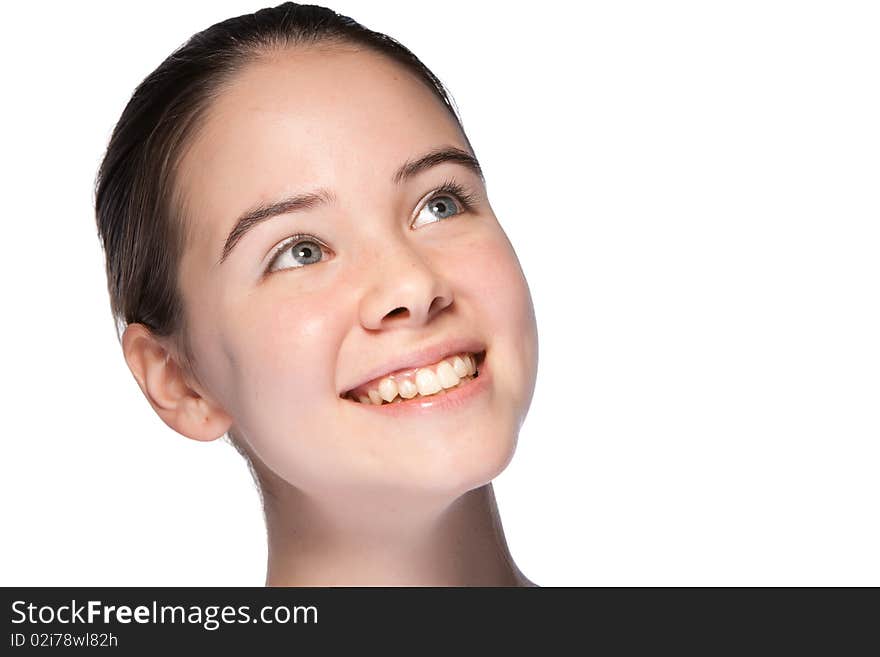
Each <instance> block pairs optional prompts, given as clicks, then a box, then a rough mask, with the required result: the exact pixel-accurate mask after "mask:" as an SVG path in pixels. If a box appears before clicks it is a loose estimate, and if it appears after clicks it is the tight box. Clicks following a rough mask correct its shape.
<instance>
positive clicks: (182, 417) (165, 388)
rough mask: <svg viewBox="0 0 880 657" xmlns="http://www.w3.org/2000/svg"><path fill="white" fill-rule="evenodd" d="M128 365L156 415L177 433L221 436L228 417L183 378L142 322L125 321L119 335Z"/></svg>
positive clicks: (165, 348)
mask: <svg viewBox="0 0 880 657" xmlns="http://www.w3.org/2000/svg"><path fill="white" fill-rule="evenodd" d="M122 351H123V353H124V355H125V361H126V363H127V364H128V368H129V369H130V370H131V373H132V374H133V375H134V378H135V380H136V381H137V384H138V386H139V387H140V389H141V392H143V393H144V396H145V397H146V398H147V401H148V402H150V405H151V406H152V407H153V410H154V411H156V414H157V415H158V416H159V417H160V418H162V421H163V422H165V424H167V425H168V426H169V427H171V428H172V429H174V430H175V431H176V432H177V433H179V434H181V435H184V436H186V437H187V438H192V439H193V440H203V441H210V440H216V439H217V438H219V437H221V436H222V435H224V434H225V433H226V432H227V431H228V430H229V427H230V426H231V425H232V418H231V417H230V416H229V414H228V413H226V412H225V411H224V410H223V409H222V408H221V407H220V406H219V405H218V404H216V403H215V402H213V401H211V400H209V399H207V398H205V397H204V396H202V395H201V394H200V393H199V392H198V391H197V390H194V389H193V388H192V387H191V386H190V385H189V384H188V383H187V381H186V377H185V376H184V373H183V370H182V369H181V367H180V365H179V364H178V362H177V360H176V359H175V357H174V354H172V353H171V351H170V350H169V348H168V346H167V343H166V342H164V341H162V340H160V339H159V338H157V337H156V336H155V335H153V333H152V332H151V331H150V330H149V328H147V327H146V326H145V325H143V324H129V325H128V326H127V327H126V329H125V333H123V335H122Z"/></svg>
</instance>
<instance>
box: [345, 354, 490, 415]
mask: <svg viewBox="0 0 880 657" xmlns="http://www.w3.org/2000/svg"><path fill="white" fill-rule="evenodd" d="M476 371H477V365H476V360H475V357H474V355H473V354H459V355H456V356H452V357H449V358H445V359H443V360H441V361H440V362H439V363H436V364H434V365H427V366H425V367H421V368H419V369H417V370H416V371H415V374H414V375H410V376H400V375H393V376H386V377H384V378H383V379H381V380H380V381H379V382H378V383H377V384H375V385H371V386H370V387H369V388H367V389H366V390H365V389H364V388H359V389H357V390H355V391H353V392H352V396H356V397H357V400H358V401H359V402H361V403H362V404H376V405H379V404H382V402H383V401H385V402H391V401H394V400H395V399H396V398H397V396H398V395H400V397H401V398H403V399H412V398H413V397H415V396H416V395H425V396H427V395H433V394H435V393H438V392H440V391H441V390H444V389H446V388H454V387H455V386H457V385H458V384H459V382H460V381H461V380H462V379H464V378H466V377H471V376H473V375H474V374H475V373H476ZM364 393H366V394H364Z"/></svg>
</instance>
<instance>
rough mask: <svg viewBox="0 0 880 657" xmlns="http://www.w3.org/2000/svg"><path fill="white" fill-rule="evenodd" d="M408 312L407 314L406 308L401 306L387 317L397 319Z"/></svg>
mask: <svg viewBox="0 0 880 657" xmlns="http://www.w3.org/2000/svg"><path fill="white" fill-rule="evenodd" d="M406 312H407V310H406V308H404V307H403V306H400V307H399V308H395V309H394V310H392V311H391V312H390V313H388V315H387V316H388V317H396V316H397V315H400V314H402V313H406Z"/></svg>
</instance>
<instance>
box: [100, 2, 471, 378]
mask: <svg viewBox="0 0 880 657" xmlns="http://www.w3.org/2000/svg"><path fill="white" fill-rule="evenodd" d="M323 45H326V46H329V47H333V46H340V45H353V46H355V47H362V48H365V49H369V50H372V51H374V52H378V53H381V54H384V55H386V56H387V57H390V58H391V59H392V60H394V61H395V62H398V63H399V64H401V65H403V66H404V67H406V68H407V69H408V70H410V71H412V72H413V73H415V74H416V76H417V77H418V78H419V79H420V80H422V81H423V82H424V83H425V84H426V85H427V86H428V87H429V89H430V90H431V91H432V92H433V93H435V94H436V96H437V98H438V99H439V100H440V101H441V102H442V103H443V105H445V106H446V107H447V108H448V110H449V112H450V113H451V115H452V116H453V117H454V119H455V121H456V123H457V124H458V126H459V128H462V122H461V119H460V117H459V114H458V109H457V107H455V105H454V101H452V99H451V97H450V95H449V94H448V92H447V91H446V89H445V87H444V86H443V84H442V82H441V81H440V80H439V79H438V78H437V77H436V76H435V75H434V74H433V73H432V72H431V71H430V70H429V69H428V68H427V67H426V66H425V65H424V64H423V63H422V62H421V61H420V60H419V59H418V58H417V57H416V56H415V55H414V54H413V53H412V52H410V51H409V50H408V49H407V48H406V47H404V46H403V45H401V44H400V43H399V42H398V41H396V40H395V39H393V38H392V37H390V36H387V35H385V34H382V33H379V32H374V31H373V30H370V29H367V28H366V27H364V26H363V25H361V24H360V23H358V22H356V21H354V20H352V19H351V18H349V17H347V16H343V15H340V14H338V13H336V12H334V11H332V10H331V9H327V8H325V7H320V6H317V5H300V4H296V3H293V2H285V3H284V4H281V5H278V6H277V7H272V8H265V9H260V10H259V11H257V12H255V13H253V14H246V15H243V16H238V17H236V18H230V19H227V20H224V21H222V22H220V23H217V24H215V25H212V26H211V27H209V28H207V29H205V30H203V31H201V32H199V33H197V34H195V35H193V36H192V37H191V38H189V39H188V40H187V41H186V42H185V43H184V44H183V45H182V46H180V47H179V48H177V49H176V50H175V51H174V52H173V53H172V54H171V55H169V56H168V57H167V58H166V59H165V61H163V62H162V63H161V64H160V65H159V67H158V68H156V70H154V71H153V72H152V73H150V74H149V75H148V76H147V77H146V78H145V79H144V80H143V81H142V82H141V83H140V84H139V85H138V87H137V88H136V89H135V91H134V94H133V95H132V97H131V99H130V100H129V102H128V104H127V105H126V106H125V109H124V110H123V112H122V116H121V117H120V119H119V121H118V123H117V124H116V127H115V128H114V130H113V133H112V136H111V137H110V141H109V144H108V146H107V150H106V153H105V155H104V159H103V161H102V162H101V165H100V169H99V171H98V174H97V178H96V181H95V215H96V219H97V224H98V235H99V237H100V240H101V243H102V246H103V249H104V253H105V257H106V272H107V288H108V291H109V295H110V306H111V312H112V315H113V318H114V321H115V324H116V332H117V336H118V337H120V336H121V330H122V329H123V328H124V326H125V325H127V324H130V323H134V322H138V323H142V324H144V325H145V326H147V327H148V328H149V329H150V331H151V332H152V333H154V334H155V335H156V336H162V337H169V338H170V339H171V340H172V343H173V344H174V345H175V346H176V347H177V351H178V355H179V356H180V358H181V360H182V361H183V362H182V363H181V365H183V367H184V368H185V369H186V370H187V372H188V373H189V374H191V375H192V376H193V377H194V378H196V377H195V371H194V368H193V364H194V358H193V353H192V349H191V348H190V343H189V341H188V338H187V328H186V313H185V312H184V308H183V303H182V298H181V295H180V293H179V289H178V285H177V273H178V265H179V261H180V257H181V255H182V253H183V251H184V248H185V247H186V245H187V243H188V240H189V239H190V238H191V236H189V235H188V229H187V226H186V222H185V221H184V218H183V217H182V216H181V213H182V203H181V199H180V198H176V197H175V194H176V192H175V191H174V190H175V187H174V176H175V171H176V167H177V166H178V163H179V161H180V159H181V156H182V154H183V151H184V149H185V147H186V145H187V143H188V141H189V140H191V139H192V137H193V135H194V133H195V131H196V130H197V129H198V126H199V123H200V119H201V118H202V117H203V115H204V113H205V111H206V110H207V108H208V107H209V106H210V104H211V101H212V99H214V98H216V97H217V96H218V95H219V94H220V93H221V92H222V90H223V87H224V83H226V82H228V81H229V80H230V78H232V77H233V76H234V74H235V73H236V72H238V71H240V70H241V69H242V68H243V67H245V66H246V65H247V64H248V63H249V62H252V61H254V60H256V59H258V58H259V57H260V56H261V55H263V54H265V53H268V52H272V51H276V50H280V49H284V48H287V47H295V46H315V47H320V46H323ZM461 132H462V135H463V136H464V139H465V141H466V142H467V144H468V147H469V148H471V145H470V142H469V141H467V136H466V135H465V133H464V129H463V128H462V129H461ZM471 152H472V153H473V149H472V148H471ZM196 380H197V378H196Z"/></svg>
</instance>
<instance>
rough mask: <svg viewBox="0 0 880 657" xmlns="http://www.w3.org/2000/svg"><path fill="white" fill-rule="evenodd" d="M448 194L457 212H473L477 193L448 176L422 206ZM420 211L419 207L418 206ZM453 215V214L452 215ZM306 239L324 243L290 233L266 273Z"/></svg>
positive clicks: (307, 235)
mask: <svg viewBox="0 0 880 657" xmlns="http://www.w3.org/2000/svg"><path fill="white" fill-rule="evenodd" d="M444 195H449V196H452V197H454V198H455V200H456V201H458V202H459V203H460V204H461V212H460V213H458V214H462V213H464V212H473V210H474V206H475V205H476V203H477V195H476V194H473V193H471V192H469V191H468V190H467V189H466V188H465V187H464V186H463V185H461V184H460V183H458V182H456V181H455V180H453V179H452V178H449V179H447V180H445V181H443V184H441V185H440V187H438V188H437V189H435V190H434V191H433V192H431V195H430V196H428V198H426V199H425V202H424V203H423V204H422V207H424V206H426V205H427V204H428V203H430V202H431V201H433V200H434V199H435V198H437V197H438V196H444ZM419 211H420V212H421V208H419ZM453 216H454V215H453ZM441 221H445V219H441ZM305 239H308V240H309V241H312V242H314V243H315V244H318V245H319V246H320V247H321V248H324V243H323V242H321V241H320V240H319V239H317V238H316V237H315V236H314V235H309V234H308V233H297V234H295V235H291V236H290V237H289V238H288V239H286V240H284V242H282V243H281V244H279V245H278V246H277V247H276V248H275V250H274V251H273V252H272V256H271V257H270V258H269V264H268V266H267V267H266V272H265V273H266V274H271V273H273V272H272V267H274V266H275V262H276V261H277V260H278V258H279V257H280V256H281V254H282V253H284V251H286V250H287V249H289V248H290V247H292V246H294V245H296V243H297V242H299V241H300V240H305ZM293 269H300V267H293Z"/></svg>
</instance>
